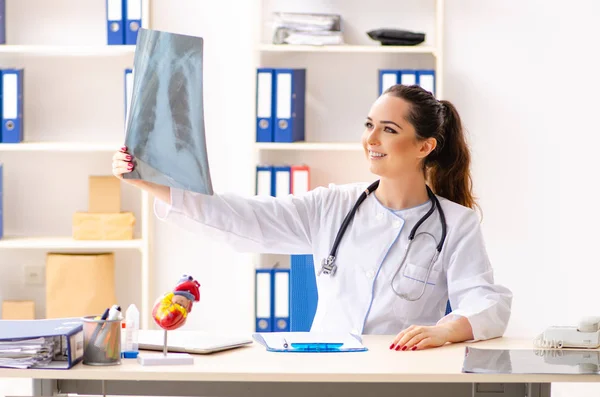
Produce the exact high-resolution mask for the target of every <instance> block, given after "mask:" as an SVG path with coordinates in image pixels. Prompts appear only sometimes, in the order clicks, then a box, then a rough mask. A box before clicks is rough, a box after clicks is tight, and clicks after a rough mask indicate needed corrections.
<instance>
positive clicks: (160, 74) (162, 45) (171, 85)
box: [123, 29, 213, 194]
mask: <svg viewBox="0 0 600 397" xmlns="http://www.w3.org/2000/svg"><path fill="white" fill-rule="evenodd" d="M202 61H203V39H202V38H201V37H193V36H187V35H181V34H174V33H168V32H161V31H155V30H151V29H140V31H139V32H138V40H137V45H136V50H135V56H134V63H133V89H132V94H131V100H130V105H129V106H130V107H129V112H128V113H129V115H128V118H127V124H126V137H125V145H126V146H127V149H128V152H129V153H130V154H131V155H133V157H134V169H133V171H132V172H129V173H125V174H124V175H123V176H124V177H125V178H128V179H142V180H145V181H148V182H154V183H157V184H160V185H166V186H170V187H175V188H181V189H184V190H190V191H193V192H197V193H203V194H213V188H212V181H211V177H210V169H209V164H208V155H207V149H206V137H205V131H204V104H203V82H202V79H203V75H202V72H203V63H202Z"/></svg>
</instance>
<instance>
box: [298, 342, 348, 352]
mask: <svg viewBox="0 0 600 397" xmlns="http://www.w3.org/2000/svg"><path fill="white" fill-rule="evenodd" d="M343 345H344V344H343V343H292V349H295V350H300V351H315V352H318V351H336V350H340V347H342V346H343Z"/></svg>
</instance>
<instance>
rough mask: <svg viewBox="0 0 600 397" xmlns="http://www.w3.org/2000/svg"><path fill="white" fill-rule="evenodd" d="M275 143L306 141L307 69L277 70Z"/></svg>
mask: <svg viewBox="0 0 600 397" xmlns="http://www.w3.org/2000/svg"><path fill="white" fill-rule="evenodd" d="M275 89H276V91H275V92H276V100H275V115H276V124H275V126H274V131H273V140H274V141H275V142H297V141H304V128H305V120H304V118H305V105H306V103H305V96H306V69H275Z"/></svg>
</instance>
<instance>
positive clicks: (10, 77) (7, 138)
mask: <svg viewBox="0 0 600 397" xmlns="http://www.w3.org/2000/svg"><path fill="white" fill-rule="evenodd" d="M23 73H24V70H23V69H3V70H1V71H0V74H1V75H2V143H20V142H22V141H23Z"/></svg>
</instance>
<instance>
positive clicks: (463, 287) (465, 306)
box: [438, 211, 512, 341]
mask: <svg viewBox="0 0 600 397" xmlns="http://www.w3.org/2000/svg"><path fill="white" fill-rule="evenodd" d="M448 237H449V239H448V240H449V241H448V242H447V243H449V245H448V247H447V248H450V250H449V251H448V253H447V255H449V260H448V262H447V269H446V275H447V279H448V297H449V299H450V305H451V307H452V313H450V314H448V315H447V316H445V317H443V318H442V319H441V320H440V321H439V322H438V324H441V323H444V322H446V321H451V320H456V319H457V318H458V317H466V318H467V319H468V320H469V323H470V324H471V327H472V329H473V340H475V341H477V340H485V339H491V338H495V337H500V336H502V335H503V334H504V332H505V331H506V327H507V325H508V320H509V318H510V312H511V305H512V292H511V291H510V290H509V289H507V288H506V287H504V286H501V285H498V284H495V283H494V274H493V269H492V266H491V265H490V262H489V259H488V256H487V252H486V249H485V244H484V240H483V235H482V233H481V226H480V224H479V218H478V217H477V214H476V213H475V212H473V211H469V212H468V215H467V216H466V217H464V218H463V219H462V220H461V221H460V222H458V223H457V226H456V230H454V231H453V232H452V238H450V233H449V234H448Z"/></svg>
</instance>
